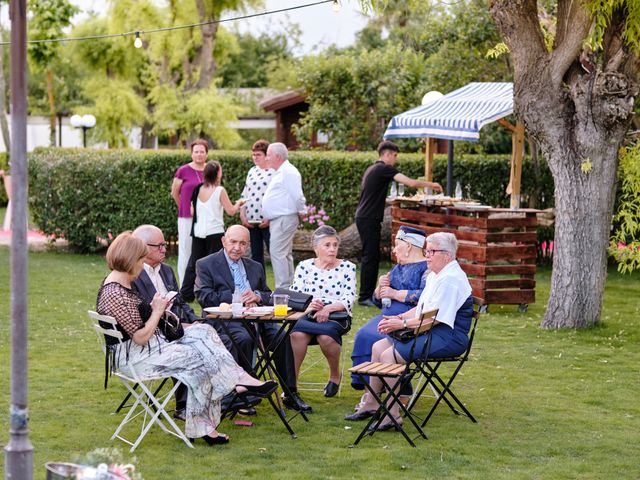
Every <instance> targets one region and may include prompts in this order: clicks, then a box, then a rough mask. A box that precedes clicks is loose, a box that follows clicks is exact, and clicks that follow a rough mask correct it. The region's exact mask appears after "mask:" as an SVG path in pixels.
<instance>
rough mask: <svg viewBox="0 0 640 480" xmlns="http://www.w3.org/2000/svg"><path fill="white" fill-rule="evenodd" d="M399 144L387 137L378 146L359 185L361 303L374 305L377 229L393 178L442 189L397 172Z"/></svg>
mask: <svg viewBox="0 0 640 480" xmlns="http://www.w3.org/2000/svg"><path fill="white" fill-rule="evenodd" d="M399 151H400V149H399V148H398V146H397V145H396V144H395V143H393V142H389V141H387V140H385V141H383V142H381V143H380V145H378V154H379V156H380V158H379V159H378V161H376V162H375V163H374V164H373V165H371V166H370V167H369V168H367V170H366V171H365V172H364V176H363V177H362V184H361V185H360V199H359V202H358V208H357V209H356V226H357V227H358V233H359V234H360V240H361V241H362V258H361V265H360V295H359V296H358V303H359V304H360V305H369V306H374V305H375V304H374V303H373V301H372V300H371V296H372V295H373V291H374V289H375V288H376V281H377V280H378V266H379V264H380V231H381V228H382V218H383V216H384V207H385V200H386V198H387V191H388V190H389V183H391V181H392V180H394V181H396V182H399V183H402V184H404V185H407V186H408V187H412V188H425V187H430V188H433V189H434V190H438V191H442V187H441V186H440V184H439V183H435V182H424V181H422V180H414V179H413V178H409V177H407V176H406V175H403V174H402V173H400V172H398V170H397V169H396V167H395V164H396V162H397V160H398V152H399Z"/></svg>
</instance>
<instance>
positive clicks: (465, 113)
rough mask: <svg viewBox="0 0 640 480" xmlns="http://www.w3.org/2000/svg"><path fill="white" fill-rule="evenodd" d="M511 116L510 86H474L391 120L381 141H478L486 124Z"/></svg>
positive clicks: (477, 83) (490, 84)
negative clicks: (421, 138)
mask: <svg viewBox="0 0 640 480" xmlns="http://www.w3.org/2000/svg"><path fill="white" fill-rule="evenodd" d="M512 112H513V84H512V83H507V82H500V83H498V82H473V83H470V84H468V85H466V86H464V87H462V88H459V89H458V90H454V91H453V92H450V93H448V94H446V95H445V96H443V97H441V98H439V99H438V100H435V101H433V102H431V103H428V104H427V105H422V106H420V107H416V108H413V109H411V110H409V111H407V112H404V113H401V114H399V115H396V116H395V117H393V118H392V119H391V121H390V122H389V125H388V126H387V131H386V132H385V133H384V138H411V137H432V138H444V139H447V140H470V141H472V142H477V141H478V140H479V139H480V129H481V128H482V127H483V126H485V125H486V124H487V123H491V122H495V121H496V120H498V119H500V118H502V117H505V116H507V115H509V114H510V113H512Z"/></svg>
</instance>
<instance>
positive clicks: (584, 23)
mask: <svg viewBox="0 0 640 480" xmlns="http://www.w3.org/2000/svg"><path fill="white" fill-rule="evenodd" d="M592 23H593V20H592V19H591V17H590V16H589V14H588V12H587V11H586V10H585V9H584V7H583V6H582V2H579V1H577V0H559V1H558V28H557V30H556V41H555V47H556V48H555V49H554V51H553V53H552V54H551V62H550V65H549V69H550V73H551V81H552V83H553V87H554V88H558V87H559V86H560V85H561V84H562V81H563V79H564V76H565V74H566V73H567V70H568V69H569V67H570V66H571V64H572V63H573V62H575V61H576V60H577V59H578V56H579V55H580V51H581V50H582V45H583V43H584V40H585V38H586V37H587V35H588V34H589V30H590V29H591V25H592Z"/></svg>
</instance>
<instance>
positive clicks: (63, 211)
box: [29, 148, 553, 251]
mask: <svg viewBox="0 0 640 480" xmlns="http://www.w3.org/2000/svg"><path fill="white" fill-rule="evenodd" d="M209 158H210V159H212V160H218V161H219V162H220V163H221V164H222V167H223V184H224V186H225V188H226V189H227V191H228V192H229V196H230V198H231V200H232V201H233V200H235V199H236V198H238V197H239V195H240V193H241V191H242V188H243V187H244V182H245V178H246V174H247V171H248V170H249V168H250V167H251V166H252V165H253V164H252V162H251V156H250V154H249V152H246V151H242V152H239V151H221V150H212V151H210V152H209ZM376 158H377V154H376V153H375V152H323V151H296V152H291V154H290V160H291V162H292V163H293V164H294V165H295V166H296V167H297V168H298V169H299V170H300V173H301V175H302V179H303V190H304V193H305V196H306V198H307V203H308V204H313V205H316V206H317V207H318V208H323V209H324V210H325V211H326V212H327V214H328V215H329V216H330V217H331V219H330V220H329V221H328V223H329V224H331V225H332V226H334V227H335V228H336V229H338V230H341V229H343V228H345V227H347V226H348V225H349V224H351V223H352V222H353V217H354V213H355V209H356V206H357V203H358V194H359V189H360V181H361V179H362V175H363V173H364V171H365V169H366V168H367V167H368V166H369V165H370V164H371V163H372V162H373V161H374V160H375V159H376ZM189 161H190V156H189V152H188V151H185V150H180V151H176V150H85V149H61V148H46V149H37V150H35V151H34V152H32V153H31V154H30V156H29V189H30V190H29V195H30V199H29V200H30V208H31V213H32V215H33V219H34V221H35V222H36V224H37V225H38V226H39V227H40V228H41V229H42V231H43V232H44V233H46V234H50V235H51V234H53V235H56V236H61V235H62V236H64V237H65V238H66V239H67V240H68V241H69V243H70V244H71V245H72V246H73V247H75V248H76V249H78V250H80V251H90V250H94V249H96V248H99V244H98V243H97V242H96V237H97V236H100V237H106V236H107V235H108V232H109V231H110V232H112V233H113V235H115V234H117V233H119V232H121V231H123V230H127V229H133V228H135V227H136V226H137V225H139V224H142V223H152V224H155V225H157V226H158V227H160V228H161V229H162V230H163V231H164V232H165V235H166V236H167V237H168V238H172V237H173V238H175V236H176V234H177V226H176V215H177V213H176V212H177V208H176V206H175V204H174V202H173V199H172V198H171V196H170V190H171V182H172V179H173V175H174V173H175V170H176V169H177V168H178V167H179V166H181V165H183V164H184V163H187V162H189ZM398 168H399V170H400V171H401V172H402V173H404V174H406V175H408V176H410V177H414V178H415V177H419V176H422V175H424V156H423V155H420V154H401V155H400V161H399V162H398ZM509 170H510V165H509V157H508V156H506V155H500V156H491V157H485V156H483V157H479V156H473V155H463V156H460V157H459V158H456V159H455V161H454V175H453V176H454V181H458V180H459V181H460V182H461V184H462V185H463V189H464V191H465V195H466V196H469V197H471V198H474V199H477V200H480V201H481V202H483V203H486V204H489V205H494V206H505V207H506V206H508V204H509V197H508V196H507V195H506V194H505V193H504V191H505V188H506V186H507V183H508V181H509ZM531 171H532V169H531V166H530V165H529V164H528V163H527V162H525V165H524V167H523V175H522V178H523V182H522V198H523V202H522V204H523V205H526V202H527V198H528V197H529V196H530V195H531V194H532V192H533V191H535V189H536V188H541V189H542V192H543V193H542V202H541V203H539V204H538V206H539V207H540V208H546V207H548V206H552V205H550V202H551V201H552V199H553V182H552V181H551V180H550V178H551V176H550V174H549V172H548V170H547V169H546V167H545V169H544V174H543V179H542V181H541V182H540V185H534V184H533V182H532V181H531V179H532V178H533V175H532V174H531ZM445 177H446V157H445V156H437V157H436V159H435V163H434V179H435V181H437V182H440V183H441V184H443V185H444V182H445ZM408 190H410V189H408ZM410 193H411V192H408V194H410ZM232 221H233V220H230V219H227V224H229V223H231V222H232ZM236 221H237V220H236Z"/></svg>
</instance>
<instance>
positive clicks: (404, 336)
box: [389, 309, 438, 343]
mask: <svg viewBox="0 0 640 480" xmlns="http://www.w3.org/2000/svg"><path fill="white" fill-rule="evenodd" d="M437 314H438V310H437V309H433V310H429V311H426V312H423V313H422V315H421V316H420V324H419V325H418V327H417V328H409V327H407V328H401V329H399V330H394V331H393V332H391V333H389V336H390V337H391V338H393V339H394V340H396V341H398V342H401V343H405V342H409V341H411V340H414V339H415V338H416V337H417V336H419V335H422V334H424V333H426V332H428V331H429V330H431V328H432V327H433V322H431V321H428V320H430V319H431V318H435V316H436V315H437ZM425 321H426V323H425Z"/></svg>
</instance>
